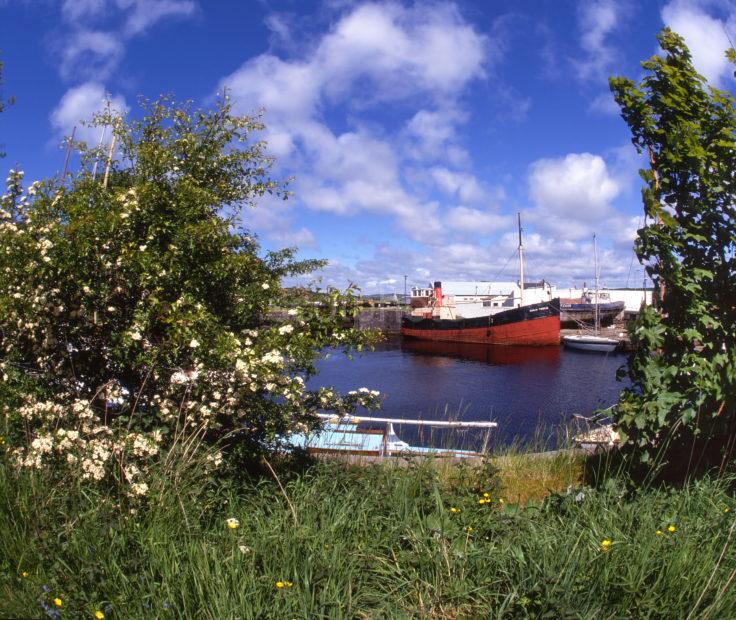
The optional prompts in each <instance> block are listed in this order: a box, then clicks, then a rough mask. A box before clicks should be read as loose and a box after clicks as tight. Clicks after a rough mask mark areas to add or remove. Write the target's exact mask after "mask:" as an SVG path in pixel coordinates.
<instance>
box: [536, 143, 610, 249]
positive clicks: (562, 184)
mask: <svg viewBox="0 0 736 620" xmlns="http://www.w3.org/2000/svg"><path fill="white" fill-rule="evenodd" d="M528 183H529V197H530V198H531V200H532V202H533V203H534V204H535V208H534V211H533V215H532V217H533V221H534V226H535V228H537V229H541V230H545V231H546V232H548V233H549V234H551V235H553V236H554V237H555V238H557V239H579V238H581V237H585V236H586V235H589V234H591V233H592V232H593V231H594V230H595V229H596V226H597V227H599V228H600V227H603V226H607V225H608V224H607V223H606V218H608V217H609V216H610V215H611V213H612V208H611V201H612V200H613V199H614V198H615V197H616V196H617V195H618V194H619V193H620V192H621V185H620V183H619V182H618V181H617V180H616V179H615V178H614V177H613V176H612V175H611V173H610V171H609V170H608V167H607V165H606V162H605V161H604V160H603V158H602V157H601V156H600V155H593V154H591V153H570V154H568V155H566V156H564V157H561V158H557V159H540V160H537V161H536V162H534V163H533V164H532V165H531V166H530V169H529V178H528Z"/></svg>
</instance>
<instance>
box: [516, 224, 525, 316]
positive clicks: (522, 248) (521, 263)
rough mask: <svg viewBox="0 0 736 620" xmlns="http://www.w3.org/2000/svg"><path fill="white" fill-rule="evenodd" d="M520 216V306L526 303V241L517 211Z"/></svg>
mask: <svg viewBox="0 0 736 620" xmlns="http://www.w3.org/2000/svg"><path fill="white" fill-rule="evenodd" d="M517 216H518V218H519V290H520V291H521V293H520V294H519V306H523V305H524V243H523V242H522V240H521V213H518V212H517Z"/></svg>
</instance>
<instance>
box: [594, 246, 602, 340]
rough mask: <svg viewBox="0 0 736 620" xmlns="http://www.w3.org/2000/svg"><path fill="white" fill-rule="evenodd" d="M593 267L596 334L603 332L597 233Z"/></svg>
mask: <svg viewBox="0 0 736 620" xmlns="http://www.w3.org/2000/svg"><path fill="white" fill-rule="evenodd" d="M593 265H594V267H595V333H596V335H598V332H600V331H601V317H600V314H599V311H598V246H597V245H596V239H595V233H593Z"/></svg>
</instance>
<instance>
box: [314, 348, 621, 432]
mask: <svg viewBox="0 0 736 620" xmlns="http://www.w3.org/2000/svg"><path fill="white" fill-rule="evenodd" d="M625 361H626V356H625V355H622V354H608V355H606V354H600V353H598V354H595V353H584V352H579V351H571V350H568V349H563V348H562V347H492V346H487V345H469V344H459V343H453V344H447V343H432V342H423V341H403V342H402V341H398V340H397V341H392V342H388V343H383V344H381V345H380V346H379V347H377V348H376V350H375V351H374V352H369V353H364V354H362V355H357V356H354V357H353V360H352V361H349V360H347V358H346V357H345V356H343V355H342V354H339V353H333V354H331V355H330V356H329V357H328V359H326V360H321V361H320V362H319V363H318V368H319V371H320V372H319V375H318V376H317V377H315V378H313V379H311V380H310V382H309V385H310V387H317V386H321V385H324V386H335V387H336V388H338V389H339V390H341V391H344V392H346V391H348V390H354V389H358V388H360V387H367V388H370V389H372V390H380V391H381V393H382V394H383V395H384V396H385V400H384V402H383V408H382V411H381V413H378V414H374V415H385V416H387V417H402V418H425V419H442V418H443V417H444V412H445V409H446V408H447V410H449V412H450V413H451V414H452V415H453V416H458V413H459V417H461V418H462V419H466V420H494V421H496V422H498V429H497V431H494V435H495V440H496V441H499V442H502V443H506V442H509V441H511V440H513V439H520V440H522V441H526V440H530V439H531V438H532V436H533V434H534V432H535V430H536V429H538V428H539V427H540V425H541V426H543V427H545V428H547V429H549V430H550V433H553V432H554V428H555V427H559V425H560V423H562V422H566V421H569V420H570V418H571V415H572V414H582V415H589V414H590V413H591V412H592V411H593V410H595V409H597V408H600V407H607V406H609V405H611V404H613V403H614V402H616V400H617V397H618V393H619V391H620V390H621V388H622V387H624V385H625V384H624V383H622V382H619V381H616V370H617V368H619V367H620V366H622V365H623V364H624V363H625ZM401 436H402V439H406V440H407V441H411V439H412V438H413V433H412V432H411V430H410V429H402V431H401Z"/></svg>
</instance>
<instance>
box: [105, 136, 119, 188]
mask: <svg viewBox="0 0 736 620" xmlns="http://www.w3.org/2000/svg"><path fill="white" fill-rule="evenodd" d="M115 125H117V123H115V124H114V125H113V127H112V140H110V150H109V151H108V153H107V164H106V165H105V177H104V178H103V179H102V187H103V188H104V189H107V177H108V174H109V173H110V164H111V163H112V154H113V153H114V152H115V142H116V141H117V138H118V134H116V133H115Z"/></svg>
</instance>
